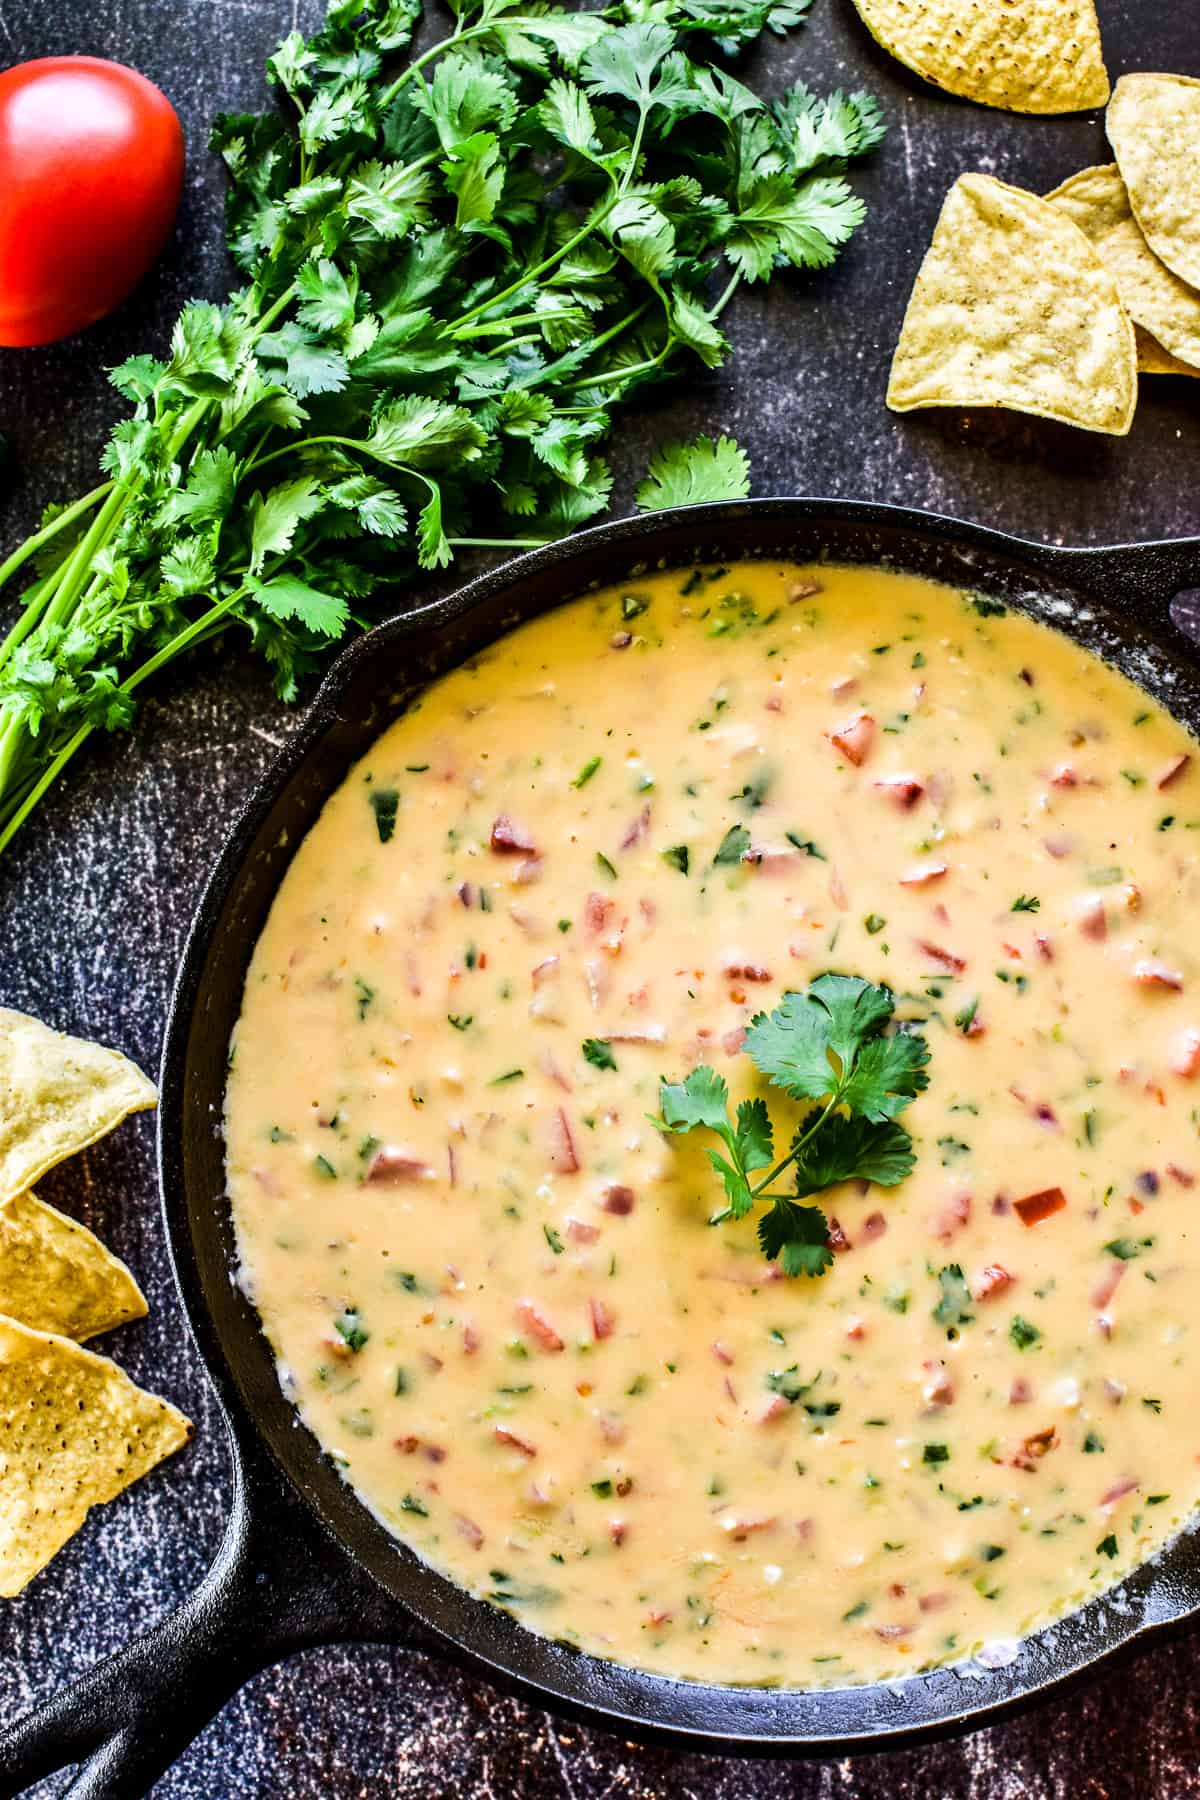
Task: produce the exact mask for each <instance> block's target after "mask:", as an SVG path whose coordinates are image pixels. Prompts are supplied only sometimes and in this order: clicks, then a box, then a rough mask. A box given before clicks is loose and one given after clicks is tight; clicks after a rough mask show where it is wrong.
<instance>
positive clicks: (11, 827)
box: [0, 587, 249, 853]
mask: <svg viewBox="0 0 1200 1800" xmlns="http://www.w3.org/2000/svg"><path fill="white" fill-rule="evenodd" d="M248 592H249V589H247V588H245V587H240V588H238V589H237V590H236V591H235V592H234V593H232V594H229V595H227V597H226V598H225V599H224V600H220V601H218V602H217V603H216V604H215V605H214V606H211V607H210V608H209V610H208V611H207V612H206V613H203V614H202V615H201V617H200V618H198V619H194V620H193V621H192V623H191V624H190V625H188V626H186V627H185V629H184V630H183V631H180V632H177V633H176V635H175V636H174V637H173V638H171V639H170V641H169V642H168V643H166V644H164V645H163V646H162V648H161V649H160V650H157V651H156V652H155V654H154V655H153V656H151V657H149V658H148V659H147V660H146V661H145V662H144V663H142V664H141V665H140V667H138V668H137V669H135V670H134V671H133V673H132V674H131V675H127V676H126V678H125V680H124V681H123V682H121V684H120V686H119V688H118V689H117V692H118V693H121V694H132V693H133V692H134V690H135V689H136V688H138V687H140V686H141V684H142V682H143V681H148V680H149V679H150V677H151V676H152V675H154V674H157V672H158V670H159V669H161V668H162V667H163V666H164V664H166V663H168V662H171V661H173V660H174V658H175V657H177V656H179V655H181V654H182V653H183V651H185V650H188V649H190V648H191V646H192V645H193V644H195V643H197V642H199V640H200V639H201V638H203V637H205V636H208V635H209V634H210V633H211V631H212V627H213V624H214V623H215V622H216V621H217V620H218V619H220V618H222V617H223V616H224V615H227V614H228V613H230V612H231V611H232V610H233V608H234V607H235V606H236V605H237V604H238V602H239V601H241V600H244V599H245V598H246V595H247V593H248ZM95 730H96V727H95V725H93V724H91V723H89V724H86V725H81V726H80V727H79V729H78V731H76V732H75V733H74V735H73V736H72V737H70V738H68V739H67V742H66V743H65V744H64V745H63V747H62V749H61V750H59V751H57V752H56V753H55V755H54V756H53V758H52V759H51V761H50V762H49V763H48V764H47V765H46V768H45V769H44V770H43V772H42V774H41V776H40V777H39V779H38V780H37V781H36V782H35V783H34V785H33V787H32V788H30V789H29V791H28V792H27V793H26V794H25V796H24V798H23V799H22V800H21V802H20V804H19V805H18V806H17V808H16V810H15V811H14V812H12V813H11V814H10V815H9V817H8V818H7V819H6V820H5V822H4V825H3V828H0V853H3V852H4V851H5V850H6V849H7V848H8V846H9V844H10V843H11V842H12V840H13V838H14V837H15V836H16V835H17V832H18V831H19V830H20V829H21V826H22V825H23V824H24V823H25V821H26V819H27V818H28V817H29V815H30V813H31V812H33V810H34V808H35V807H36V806H37V804H38V802H39V801H40V800H41V799H42V796H43V795H44V794H45V792H46V790H47V789H48V788H49V787H51V786H52V785H53V783H54V782H55V781H57V780H58V777H59V776H60V775H61V774H62V772H63V770H64V769H65V768H66V766H67V764H68V763H69V762H70V761H71V759H72V757H73V756H74V755H75V754H76V752H77V751H78V750H80V749H81V748H82V747H83V745H84V744H85V743H86V742H87V740H88V738H89V737H91V735H92V733H93V731H95ZM0 741H2V740H0ZM6 784H7V772H6V770H5V769H4V766H3V762H2V761H0V793H3V792H4V790H5V786H6Z"/></svg>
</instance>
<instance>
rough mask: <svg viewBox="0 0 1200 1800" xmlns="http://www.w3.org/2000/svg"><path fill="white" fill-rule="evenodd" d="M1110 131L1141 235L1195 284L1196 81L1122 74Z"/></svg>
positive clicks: (1198, 260)
mask: <svg viewBox="0 0 1200 1800" xmlns="http://www.w3.org/2000/svg"><path fill="white" fill-rule="evenodd" d="M1107 130H1108V141H1109V143H1110V144H1111V145H1112V147H1113V154H1114V155H1115V156H1116V159H1117V163H1118V165H1119V166H1120V170H1121V175H1122V177H1123V178H1124V182H1125V186H1126V187H1127V188H1128V190H1129V203H1130V205H1131V206H1132V207H1133V216H1134V218H1135V219H1136V220H1137V222H1138V224H1139V225H1140V226H1141V228H1142V233H1143V235H1144V237H1145V239H1146V242H1147V243H1148V244H1149V246H1150V248H1151V249H1152V250H1153V252H1154V254H1155V255H1156V256H1157V257H1158V258H1159V259H1160V260H1161V261H1162V262H1165V263H1166V265H1167V267H1168V269H1170V270H1171V271H1172V272H1173V273H1174V274H1176V275H1178V276H1179V277H1180V279H1181V280H1183V281H1186V282H1188V283H1190V285H1191V286H1192V287H1194V288H1200V81H1196V80H1194V79H1193V78H1192V77H1191V76H1189V75H1123V76H1122V77H1121V79H1120V81H1118V83H1117V85H1116V88H1115V90H1114V92H1113V97H1112V105H1111V106H1110V107H1109V109H1108V119H1107Z"/></svg>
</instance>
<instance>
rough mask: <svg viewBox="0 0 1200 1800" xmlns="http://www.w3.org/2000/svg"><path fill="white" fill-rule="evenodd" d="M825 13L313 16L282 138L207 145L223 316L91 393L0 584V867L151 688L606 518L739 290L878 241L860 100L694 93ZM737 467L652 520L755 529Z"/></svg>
mask: <svg viewBox="0 0 1200 1800" xmlns="http://www.w3.org/2000/svg"><path fill="white" fill-rule="evenodd" d="M810 4H811V0H617V3H616V4H614V5H612V6H609V7H607V8H606V9H605V10H604V11H602V12H574V11H566V10H556V9H554V8H551V7H549V6H547V5H546V4H545V0H458V4H457V5H456V8H455V12H454V16H453V23H452V28H451V29H450V30H449V32H448V34H447V35H445V36H443V37H441V38H440V39H439V40H438V41H436V42H433V43H432V44H430V45H429V47H428V48H424V49H422V50H421V51H420V53H419V54H412V46H413V38H414V34H415V32H416V30H417V27H418V25H419V23H420V22H421V17H422V9H421V6H420V4H419V0H331V4H330V6H329V10H328V16H327V18H326V21H325V24H324V26H323V28H322V29H321V30H320V31H319V32H318V33H317V34H316V36H315V37H313V38H311V39H309V40H308V41H305V40H304V39H303V38H302V37H301V36H300V34H299V33H298V32H292V33H291V34H290V36H288V37H287V38H286V39H285V40H284V42H283V43H282V44H281V45H280V47H279V49H278V50H277V51H276V53H275V54H274V56H273V57H272V58H271V59H270V63H269V65H268V76H269V79H270V80H271V82H272V83H273V84H274V86H275V87H276V89H277V90H278V93H279V99H280V106H279V109H278V110H277V111H272V112H269V113H265V114H262V115H257V116H251V115H226V116H223V117H221V118H218V120H217V121H216V125H215V129H214V132H213V138H212V142H213V146H214V147H215V149H216V150H218V151H219V152H220V154H221V156H222V157H223V158H224V161H225V164H226V166H227V169H228V172H229V179H230V189H229V196H228V240H229V248H230V252H231V254H232V257H233V260H234V262H235V264H236V265H237V268H238V269H239V271H240V272H241V274H242V276H243V277H244V285H243V286H242V287H241V288H240V289H239V291H238V292H236V293H235V294H234V295H233V296H232V298H231V299H230V300H229V301H228V303H227V304H226V305H224V306H215V305H210V304H208V303H196V304H193V305H189V306H188V307H186V308H185V310H184V311H183V313H182V314H181V316H180V318H179V320H178V322H177V324H176V326H175V328H174V331H173V332H172V335H171V342H170V349H169V353H168V355H167V356H166V358H165V360H160V359H158V358H155V357H153V356H135V357H133V358H132V359H131V360H130V361H128V362H126V363H125V364H123V365H122V366H121V367H120V368H118V369H115V370H114V371H113V372H112V377H111V379H112V381H113V384H114V386H115V387H116V389H117V391H118V393H119V394H120V395H121V396H122V397H123V399H124V400H126V401H127V402H128V403H129V405H130V407H131V409H132V410H131V415H130V416H129V417H128V418H126V419H125V420H123V421H122V422H121V423H120V424H119V425H118V426H117V427H116V429H115V430H114V432H113V434H112V437H111V439H110V441H109V444H108V447H107V449H106V451H105V453H104V457H103V466H104V473H105V479H104V480H103V481H102V482H101V483H100V484H99V485H98V486H97V487H96V488H94V489H93V490H92V492H91V493H88V494H85V495H84V496H83V497H82V498H81V499H80V500H77V501H76V502H75V503H74V504H73V505H70V506H66V507H63V508H57V509H51V510H49V511H48V512H47V513H46V514H45V516H44V518H43V522H42V527H41V529H40V530H39V531H38V532H36V533H35V534H34V536H33V537H31V538H30V539H29V540H28V541H27V542H26V543H24V544H23V545H21V546H20V547H19V548H18V549H16V550H14V551H13V552H12V554H11V555H10V556H8V558H7V560H3V561H0V586H3V584H4V583H6V582H8V581H11V580H12V579H13V578H14V577H15V576H17V575H22V576H23V578H25V579H27V580H28V579H29V578H30V577H32V579H31V582H30V585H28V586H27V587H26V588H25V591H24V595H23V602H24V604H23V607H22V609H21V610H20V612H19V613H18V616H17V617H16V619H15V622H14V623H13V625H12V628H11V630H10V631H9V633H8V636H7V637H6V638H5V639H4V640H3V642H2V643H0V850H2V849H3V848H4V846H5V845H6V844H7V843H8V842H9V840H10V839H11V837H12V835H13V833H14V832H15V831H16V830H17V829H18V828H19V826H20V825H21V823H22V822H23V820H24V819H25V818H26V817H27V816H28V815H29V813H30V812H31V810H32V809H33V807H34V806H35V805H36V804H37V802H38V800H39V799H40V798H41V796H42V795H43V794H44V793H45V791H46V789H47V787H48V786H49V785H50V783H51V782H52V781H53V780H54V778H55V776H56V775H57V774H58V773H59V771H60V770H61V769H62V768H63V767H64V766H65V764H66V763H67V762H68V761H69V759H70V758H71V757H72V756H73V755H74V754H75V753H76V751H77V750H78V749H79V748H80V746H81V745H82V744H83V743H84V742H85V741H86V739H87V738H88V736H89V734H90V733H91V732H92V731H95V730H113V729H115V728H118V727H121V726H126V725H128V724H129V722H130V719H131V717H132V714H133V711H134V699H135V695H136V693H137V690H138V689H139V688H140V687H141V685H142V684H143V683H144V682H145V681H146V680H148V679H149V678H150V677H151V676H152V675H154V674H155V673H156V671H157V670H158V669H160V668H161V667H162V666H163V665H164V664H165V663H168V662H170V661H172V660H173V659H174V658H176V657H178V656H180V655H182V654H183V653H184V652H185V651H187V650H190V649H193V648H196V647H198V646H199V645H201V644H206V643H211V642H212V641H213V640H214V639H216V638H218V637H221V636H222V635H223V634H224V633H226V632H228V631H229V630H230V629H233V628H236V629H238V630H239V631H240V632H241V633H243V634H245V636H246V637H247V638H248V639H249V642H250V643H251V644H252V645H253V647H254V648H255V649H257V650H258V651H260V652H261V653H262V654H263V655H264V656H265V657H266V659H267V661H268V663H269V664H270V665H271V667H272V669H273V672H274V678H275V686H276V690H277V691H278V692H279V693H280V694H281V695H282V696H284V697H285V698H290V697H292V696H293V695H294V694H295V692H296V688H297V682H298V680H299V678H300V677H301V676H302V675H303V674H304V673H305V672H306V671H308V670H309V668H310V667H311V666H312V665H313V663H314V661H315V659H316V658H317V657H318V656H319V655H320V653H321V652H322V651H324V650H325V649H326V648H327V647H328V646H329V645H330V644H331V643H333V642H334V641H336V640H337V639H338V638H340V637H341V636H342V635H343V634H344V633H345V632H346V631H347V630H349V629H350V628H351V627H352V626H353V627H357V626H362V625H365V624H367V623H369V622H370V619H371V617H372V616H376V615H378V613H380V612H381V611H386V610H388V608H389V606H392V605H393V604H394V600H393V596H394V594H395V590H396V588H397V585H398V584H400V583H403V582H404V581H406V580H408V579H410V578H411V577H412V576H413V575H414V574H415V573H416V572H417V571H419V570H433V569H439V568H442V567H443V566H444V565H446V564H447V563H449V562H450V560H451V558H452V557H453V555H454V552H455V550H456V549H458V548H459V547H460V546H463V545H483V546H497V547H505V548H507V547H524V546H527V545H534V544H541V543H544V542H546V541H548V540H550V539H552V538H556V537H560V536H562V535H563V534H565V533H567V532H569V531H571V530H573V529H574V528H576V527H577V526H580V525H582V524H583V523H584V522H585V521H586V520H588V519H590V518H591V517H592V516H593V515H594V514H595V513H597V512H599V511H601V510H602V509H603V507H604V506H605V504H606V502H607V499H608V495H609V489H610V485H611V475H610V472H609V467H608V464H607V462H606V461H605V460H604V456H603V454H602V449H603V445H604V442H605V440H606V439H607V437H608V435H609V431H610V428H611V424H612V417H613V413H614V410H615V409H616V408H617V407H618V406H620V405H621V404H622V403H623V402H624V401H626V400H627V399H629V398H630V397H631V396H633V395H634V394H637V393H640V392H641V391H642V390H644V389H645V388H646V387H648V386H650V385H652V384H654V383H656V382H661V381H663V380H665V379H667V378H668V377H669V376H671V375H672V374H674V373H675V371H676V370H677V369H678V368H679V367H680V365H681V363H683V362H684V361H686V360H687V359H689V358H698V359H699V361H700V362H701V363H703V364H704V365H705V366H706V367H709V368H715V367H717V366H718V365H719V364H720V363H721V362H722V361H723V360H724V358H725V357H726V355H727V354H728V350H729V346H728V343H727V341H726V338H725V336H724V333H723V331H722V328H721V323H720V321H721V316H722V314H723V312H724V310H725V308H726V306H727V305H728V303H729V300H730V298H731V297H732V295H733V294H734V292H735V290H736V289H737V288H738V287H739V285H740V284H741V283H742V282H744V281H751V282H753V281H762V280H766V279H767V278H769V277H770V276H771V274H772V273H773V272H774V271H775V270H776V269H778V268H781V267H783V266H785V265H788V264H790V265H793V266H795V267H798V268H821V267H824V266H825V265H826V264H828V263H830V262H832V260H833V259H834V256H835V255H836V253H837V250H838V248H839V246H840V245H842V244H843V243H845V241H846V239H847V238H848V237H849V236H850V235H851V233H852V232H853V231H854V229H855V227H856V226H857V225H858V224H859V222H860V221H861V219H862V217H863V206H862V203H861V201H860V200H858V199H857V198H856V197H855V196H854V195H853V194H852V193H851V192H850V190H849V188H848V187H847V185H846V183H845V181H844V180H843V178H842V173H841V171H842V170H843V168H844V166H845V164H846V162H847V161H848V159H850V158H851V157H856V156H860V155H862V154H863V153H864V152H866V151H868V150H870V149H871V148H872V147H873V146H874V145H875V144H877V143H878V142H879V140H880V138H881V136H882V126H881V123H880V119H879V114H878V109H877V107H876V105H875V103H874V101H873V100H872V99H871V98H870V97H869V96H867V95H864V94H852V95H842V94H835V95H833V96H832V97H831V98H830V99H828V100H819V99H817V98H815V97H814V96H813V95H812V94H810V93H809V92H808V91H807V89H805V88H803V87H800V86H797V87H793V88H791V89H789V90H788V91H787V92H786V93H784V94H782V95H781V96H780V97H779V98H778V99H776V100H773V101H771V102H769V103H768V102H767V101H765V100H763V99H761V98H759V97H758V96H757V95H756V94H754V93H753V92H751V91H750V89H749V88H747V87H746V86H744V85H743V84H742V82H740V81H739V80H737V79H736V78H735V77H734V76H733V75H732V74H730V73H729V72H728V71H727V70H725V69H723V68H722V67H720V66H719V63H716V62H714V60H713V59H714V58H720V57H723V56H728V55H731V54H733V53H736V52H737V51H739V50H740V49H742V48H743V47H744V46H745V45H747V44H749V43H751V42H752V41H753V40H754V39H755V38H757V37H758V36H759V34H760V33H762V32H763V31H764V30H765V29H767V28H768V27H769V28H770V29H771V30H772V31H775V32H783V31H786V30H787V29H789V28H790V27H792V26H794V25H796V24H798V23H800V21H801V20H802V19H803V17H804V14H805V13H806V12H807V10H808V7H809V5H810ZM746 491H747V470H746V463H745V458H744V457H743V456H742V454H741V452H740V451H739V450H738V449H737V446H736V445H734V444H731V443H729V442H728V441H727V440H721V441H720V443H718V444H712V443H710V442H708V441H707V440H703V439H702V440H701V441H700V443H699V444H698V445H696V446H693V447H691V448H687V447H684V446H675V447H673V448H671V449H669V450H668V451H667V452H665V453H664V454H662V455H660V457H659V458H658V459H657V460H656V465H655V467H654V469H653V470H652V473H651V478H650V479H649V480H648V481H647V482H646V483H645V484H644V486H643V489H642V490H641V492H640V494H639V500H640V502H641V504H643V505H644V506H647V507H654V506H667V505H672V504H676V503H678V502H680V501H694V500H704V499H712V498H719V497H727V496H729V495H731V494H734V495H742V494H744V493H745V492H746Z"/></svg>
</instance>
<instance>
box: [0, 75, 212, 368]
mask: <svg viewBox="0 0 1200 1800" xmlns="http://www.w3.org/2000/svg"><path fill="white" fill-rule="evenodd" d="M183 162H184V149H183V130H182V128H181V126H180V123H179V119H178V116H177V115H176V112H175V109H174V107H173V106H172V105H171V103H170V101H169V100H168V99H167V97H166V95H165V94H163V93H161V92H160V91H159V89H158V88H156V87H155V86H154V84H153V83H152V82H150V81H147V80H146V78H145V76H144V75H139V74H138V73H137V71H136V70H134V69H127V68H126V67H125V66H124V65H123V64H122V63H113V62H106V61H105V60H104V59H103V58H102V57H96V56H48V57H43V58H41V59H40V60H38V61H36V62H28V63H21V64H18V65H17V67H16V68H12V69H6V70H5V71H4V72H3V73H2V74H0V345H4V346H7V347H9V348H14V347H17V346H23V345H30V344H49V343H53V342H55V341H56V340H57V339H58V338H63V337H70V336H71V335H73V334H74V333H75V332H77V331H82V330H83V329H84V327H85V326H87V325H91V324H94V322H95V321H96V320H97V319H101V318H103V317H104V315H105V313H108V312H111V311H112V309H113V307H114V306H116V305H118V304H119V302H120V301H122V300H123V299H124V298H125V296H126V295H127V294H128V293H130V292H131V291H132V289H133V288H135V287H136V286H137V284H138V282H139V281H140V280H141V278H142V276H143V275H144V274H145V273H146V271H147V269H148V268H149V267H150V265H151V263H152V262H153V261H154V259H155V257H156V256H157V255H158V253H159V251H160V250H161V249H162V247H163V244H164V243H165V242H166V239H167V235H168V233H169V232H170V230H171V226H172V223H173V222H174V218H175V213H176V210H177V208H178V206H179V197H180V194H181V192H182V190H183Z"/></svg>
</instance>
